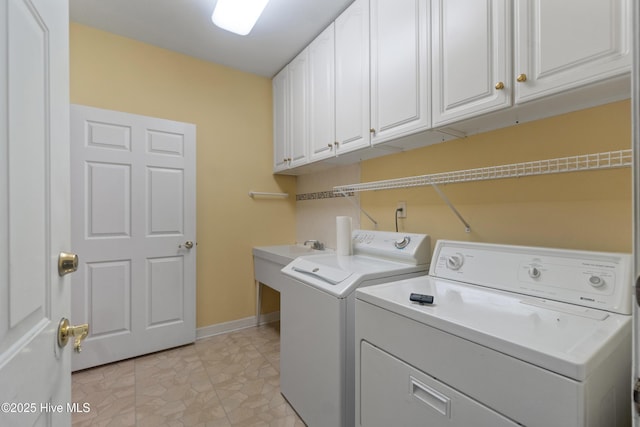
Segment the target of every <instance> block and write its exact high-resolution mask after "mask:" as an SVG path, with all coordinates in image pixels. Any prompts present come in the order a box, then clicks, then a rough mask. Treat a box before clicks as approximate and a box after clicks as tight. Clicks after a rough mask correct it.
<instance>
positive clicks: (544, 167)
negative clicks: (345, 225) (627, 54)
mask: <svg viewBox="0 0 640 427" xmlns="http://www.w3.org/2000/svg"><path fill="white" fill-rule="evenodd" d="M632 161H633V156H632V151H631V149H628V150H620V151H607V152H603V153H595V154H584V155H579V156H572V157H562V158H557V159H547V160H536V161H531V162H523V163H513V164H508V165H500V166H489V167H483V168H475V169H467V170H458V171H452V172H441V173H434V174H430V175H420V176H412V177H406V178H396V179H388V180H382V181H372V182H366V183H361V184H351V185H339V186H335V187H333V191H334V192H339V193H348V192H361V191H376V190H391V189H396V188H411V187H423V186H428V185H441V184H455V183H460V182H474V181H486V180H490V179H503V178H520V177H525V176H536V175H548V174H556V173H566V172H578V171H587V170H598V169H616V168H625V167H630V166H631V164H632Z"/></svg>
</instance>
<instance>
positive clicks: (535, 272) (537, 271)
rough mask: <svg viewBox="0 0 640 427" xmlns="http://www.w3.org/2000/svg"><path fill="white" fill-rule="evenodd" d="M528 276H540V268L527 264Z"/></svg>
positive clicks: (533, 277) (535, 277) (534, 277)
mask: <svg viewBox="0 0 640 427" xmlns="http://www.w3.org/2000/svg"><path fill="white" fill-rule="evenodd" d="M529 277H531V278H532V279H537V278H538V277H540V269H539V268H538V267H535V266H533V265H532V266H529Z"/></svg>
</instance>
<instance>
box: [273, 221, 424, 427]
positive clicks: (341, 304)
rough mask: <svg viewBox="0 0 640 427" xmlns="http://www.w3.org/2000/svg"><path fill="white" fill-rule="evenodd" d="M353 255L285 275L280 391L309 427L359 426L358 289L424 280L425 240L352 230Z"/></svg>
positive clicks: (315, 261) (311, 262)
mask: <svg viewBox="0 0 640 427" xmlns="http://www.w3.org/2000/svg"><path fill="white" fill-rule="evenodd" d="M352 242H353V255H348V256H347V255H337V254H335V253H333V254H327V255H310V256H301V257H299V258H296V259H295V260H294V261H293V262H291V263H290V264H288V265H287V266H286V267H285V268H283V269H282V272H283V273H284V274H285V275H287V276H289V277H290V278H292V279H293V281H294V282H295V285H296V286H288V287H287V290H286V292H283V293H282V294H281V295H280V319H281V321H280V389H281V391H282V394H283V396H284V397H285V398H286V399H287V400H288V401H289V403H290V404H291V406H292V407H293V408H294V409H295V411H296V412H297V413H298V415H300V417H301V418H302V420H303V421H304V422H305V423H306V424H307V425H308V426H310V427H347V426H348V427H352V426H353V425H354V422H355V414H354V409H355V387H354V367H355V361H354V352H355V348H354V343H355V341H354V339H355V337H354V304H355V290H356V289H357V288H359V287H364V286H370V285H374V284H379V283H384V282H389V281H392V280H397V279H403V278H410V277H415V276H418V275H425V274H427V271H428V268H429V260H430V253H431V241H430V238H429V236H427V235H424V234H411V233H392V232H383V231H365V230H354V231H353V232H352Z"/></svg>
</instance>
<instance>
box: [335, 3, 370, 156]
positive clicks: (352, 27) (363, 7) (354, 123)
mask: <svg viewBox="0 0 640 427" xmlns="http://www.w3.org/2000/svg"><path fill="white" fill-rule="evenodd" d="M335 38H336V39H335V49H336V52H335V61H336V64H335V65H336V70H335V72H336V74H335V79H336V81H335V83H336V103H335V106H336V141H337V142H338V144H339V146H338V150H339V152H345V151H351V150H355V149H358V148H361V147H367V146H368V145H369V141H370V136H369V0H355V2H353V3H352V4H351V6H349V7H348V8H347V9H346V10H345V11H344V12H343V13H342V14H341V15H340V16H339V17H338V18H337V19H336V21H335Z"/></svg>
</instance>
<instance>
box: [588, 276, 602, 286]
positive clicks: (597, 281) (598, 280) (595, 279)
mask: <svg viewBox="0 0 640 427" xmlns="http://www.w3.org/2000/svg"><path fill="white" fill-rule="evenodd" d="M589 284H590V285H591V286H593V287H594V288H601V287H602V286H604V279H603V278H602V277H600V276H596V275H595V274H593V275H591V276H590V277H589Z"/></svg>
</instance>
